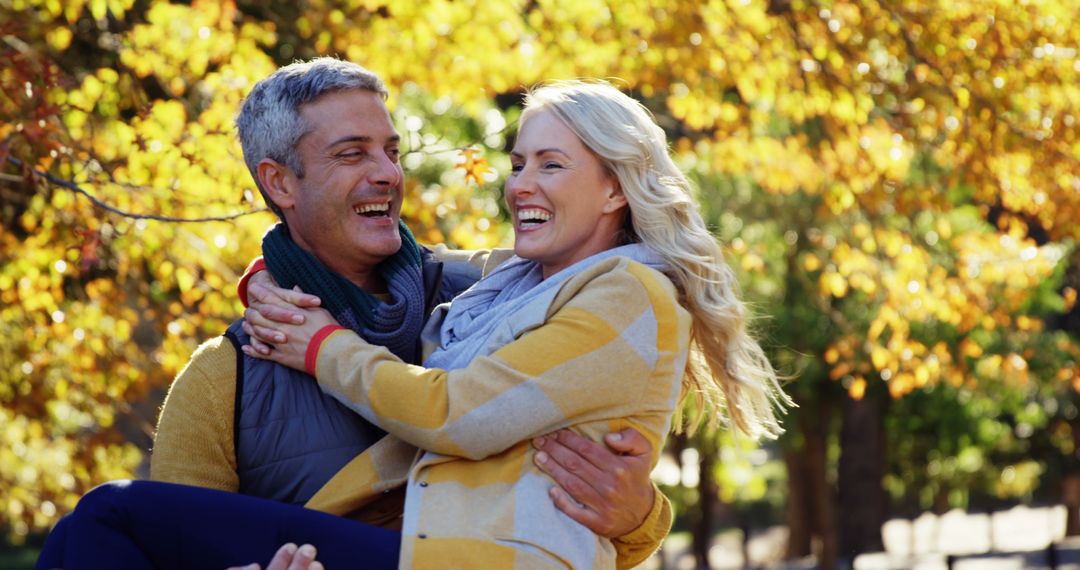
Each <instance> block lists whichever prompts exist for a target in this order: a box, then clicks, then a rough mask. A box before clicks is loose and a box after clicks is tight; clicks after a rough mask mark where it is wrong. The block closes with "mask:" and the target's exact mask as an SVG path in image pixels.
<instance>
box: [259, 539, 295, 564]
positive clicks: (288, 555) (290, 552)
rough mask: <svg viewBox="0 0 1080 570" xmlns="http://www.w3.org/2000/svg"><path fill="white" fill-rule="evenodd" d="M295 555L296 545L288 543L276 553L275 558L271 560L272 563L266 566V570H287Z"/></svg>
mask: <svg viewBox="0 0 1080 570" xmlns="http://www.w3.org/2000/svg"><path fill="white" fill-rule="evenodd" d="M295 554H296V545H295V544H293V543H291V542H287V543H285V544H283V545H281V548H279V549H278V550H277V552H275V553H274V557H273V558H271V559H270V563H269V564H267V565H266V570H287V569H288V568H289V563H290V562H292V560H293V557H294V555H295Z"/></svg>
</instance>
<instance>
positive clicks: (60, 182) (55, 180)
mask: <svg viewBox="0 0 1080 570" xmlns="http://www.w3.org/2000/svg"><path fill="white" fill-rule="evenodd" d="M7 161H8V162H10V163H11V164H13V165H15V166H17V167H19V168H28V169H29V170H30V172H32V173H34V174H35V175H37V176H40V177H41V178H44V179H45V180H46V181H48V182H49V183H50V184H53V185H55V186H59V187H61V188H65V189H67V190H71V191H72V192H74V193H76V194H79V195H81V196H83V197H85V198H86V199H87V200H90V202H91V203H92V204H93V205H94V206H97V207H98V208H101V209H102V210H105V211H106V212H109V213H112V214H116V215H118V216H123V217H125V218H131V219H133V220H155V221H158V222H173V223H190V222H228V221H232V220H235V219H237V218H242V217H244V216H250V215H251V214H258V213H260V212H265V211H267V209H266V208H257V209H255V210H248V211H246V212H239V213H236V214H229V215H226V216H204V217H199V218H183V217H177V216H162V215H159V214H138V213H135V212H128V211H126V210H121V209H120V208H117V207H115V206H110V205H109V204H106V203H105V202H103V201H101V200H100V199H98V198H97V197H95V196H94V195H93V194H91V193H89V192H87V191H86V190H84V189H83V188H82V187H80V186H79V185H78V184H75V183H74V182H72V181H70V180H64V179H63V178H60V177H58V176H55V175H53V174H50V173H48V172H45V171H43V170H38V169H36V168H30V167H27V166H26V164H25V163H24V162H23V161H22V160H19V159H17V158H15V157H12V156H8V157H7Z"/></svg>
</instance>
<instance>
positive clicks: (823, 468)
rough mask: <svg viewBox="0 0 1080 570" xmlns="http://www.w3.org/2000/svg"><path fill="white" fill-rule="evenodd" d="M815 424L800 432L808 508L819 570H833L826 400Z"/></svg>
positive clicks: (829, 405)
mask: <svg viewBox="0 0 1080 570" xmlns="http://www.w3.org/2000/svg"><path fill="white" fill-rule="evenodd" d="M817 412H818V413H817V418H815V419H816V421H814V422H812V425H811V422H806V423H804V425H803V430H804V431H803V433H804V434H806V447H807V458H808V459H809V463H810V465H809V467H810V469H809V479H810V485H811V491H812V492H811V495H810V498H811V505H812V508H813V510H812V511H811V513H812V514H814V515H816V516H815V517H814V527H815V528H816V530H817V535H818V539H819V542H818V544H817V548H816V552H814V554H815V555H816V556H817V561H818V567H819V568H820V569H821V570H835V569H836V553H837V540H836V496H835V494H834V493H833V487H832V485H831V484H830V483H829V476H828V473H829V458H828V449H829V426H830V424H831V423H832V422H831V421H830V420H831V419H832V403H831V402H830V400H829V399H828V398H821V399H820V400H819V402H818V409H817Z"/></svg>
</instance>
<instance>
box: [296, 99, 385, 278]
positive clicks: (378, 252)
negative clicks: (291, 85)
mask: <svg viewBox="0 0 1080 570" xmlns="http://www.w3.org/2000/svg"><path fill="white" fill-rule="evenodd" d="M300 115H301V116H302V117H303V118H304V121H305V122H306V124H307V127H308V132H307V133H306V134H305V135H304V136H303V137H302V138H301V139H300V142H299V143H298V144H297V148H296V151H297V154H298V156H299V158H300V162H301V164H303V168H304V177H303V178H296V177H295V176H293V175H291V174H290V176H289V183H290V184H292V185H294V187H295V188H296V190H297V191H296V192H295V201H294V203H293V207H292V208H288V209H286V210H285V220H286V221H287V222H288V224H289V229H290V231H291V233H292V237H293V240H295V241H296V242H297V244H299V245H300V246H301V247H303V248H304V249H306V250H308V251H310V252H311V253H312V254H314V255H315V256H316V257H317V258H319V260H320V261H322V262H323V263H325V264H326V265H327V266H328V267H330V268H331V269H333V270H335V271H337V272H338V273H341V274H342V275H344V276H345V277H351V276H354V275H357V274H364V273H367V272H369V271H370V270H371V268H373V267H374V266H375V265H377V264H379V263H380V262H382V261H383V260H384V259H386V258H387V257H389V256H391V255H393V254H395V253H397V251H398V249H400V248H401V235H400V234H399V232H398V219H399V218H400V216H401V198H402V182H403V178H404V174H403V172H402V170H401V164H400V163H399V162H398V153H399V151H398V144H399V141H400V137H399V136H398V134H397V131H395V130H394V125H393V124H392V123H391V121H390V113H389V112H388V111H387V110H386V105H385V104H384V103H383V100H382V98H380V97H379V95H378V94H377V93H375V92H373V91H367V90H363V89H349V90H344V91H335V92H332V93H328V94H326V95H323V96H322V97H320V98H318V99H316V100H315V101H314V102H312V103H309V104H307V105H304V106H303V107H302V108H301V110H300Z"/></svg>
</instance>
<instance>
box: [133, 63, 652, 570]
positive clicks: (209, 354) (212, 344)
mask: <svg viewBox="0 0 1080 570" xmlns="http://www.w3.org/2000/svg"><path fill="white" fill-rule="evenodd" d="M386 96H387V91H386V88H385V87H384V86H383V84H382V82H381V80H380V79H379V78H378V77H377V76H375V75H374V74H372V73H370V72H369V71H367V70H365V69H364V68H362V67H360V66H357V65H354V64H350V63H347V62H342V61H338V60H335V59H330V58H320V59H316V60H313V61H310V62H306V63H296V64H293V65H289V66H286V67H283V68H281V69H279V70H278V71H276V72H275V73H274V74H272V75H271V76H270V77H268V78H267V79H265V80H263V81H260V82H259V83H258V84H257V85H256V86H255V87H254V89H253V90H252V92H251V94H250V95H249V96H248V98H247V100H246V101H245V103H244V105H243V108H242V109H241V112H240V115H239V117H238V118H237V126H238V130H239V134H240V141H241V146H242V147H243V153H244V160H245V162H246V163H247V165H248V168H249V170H250V171H251V173H252V176H253V177H254V178H255V181H256V185H257V186H258V188H259V190H260V192H261V193H262V194H263V197H264V198H265V200H266V203H267V204H268V205H269V206H270V207H271V208H272V209H273V210H274V211H275V212H276V213H277V214H278V216H279V217H280V218H281V219H282V220H283V222H284V224H282V225H279V226H277V227H275V228H274V229H273V230H271V231H270V232H269V233H268V234H267V236H266V238H265V239H264V241H263V255H264V257H265V259H266V265H267V266H268V268H269V269H270V272H271V273H272V274H273V275H274V277H275V279H276V280H277V281H278V282H279V283H280V284H282V285H283V286H285V287H292V286H293V285H299V286H300V287H301V288H302V289H303V290H304V291H306V292H309V293H314V294H316V295H318V296H319V297H320V298H321V299H322V300H323V306H324V307H326V308H327V309H328V310H330V311H331V312H332V313H334V314H335V316H337V317H338V320H339V321H340V322H342V323H343V324H345V325H346V326H348V327H349V328H352V329H354V330H356V331H357V332H358V333H359V334H360V335H361V336H363V337H365V338H366V339H368V340H369V341H370V342H373V343H376V344H381V345H384V346H386V347H387V348H389V349H390V350H391V351H392V352H394V353H395V354H397V355H398V356H400V357H401V358H402V359H403V360H406V361H410V362H417V361H418V360H419V358H420V355H419V348H418V342H419V332H420V328H421V326H422V324H423V322H424V320H425V319H426V317H427V315H428V314H429V312H430V310H431V308H432V307H433V306H434V305H435V304H436V303H438V302H441V301H443V300H446V299H449V298H451V297H452V296H453V295H455V294H457V293H458V292H460V291H461V290H462V289H464V288H465V287H467V286H468V285H469V284H471V283H472V282H474V281H475V280H476V279H477V278H479V276H480V270H481V268H482V267H484V265H485V263H487V264H494V263H495V262H496V261H497V260H495V259H487V258H486V257H485V256H484V255H482V254H475V255H468V254H461V253H453V252H447V251H445V250H440V251H439V252H437V253H432V252H430V251H427V250H424V249H422V248H420V247H419V246H418V245H417V244H416V243H415V241H414V240H413V239H412V235H411V234H410V233H409V232H408V229H407V228H405V226H404V225H401V224H400V221H399V216H400V211H401V201H402V188H403V178H404V174H403V172H402V168H401V165H400V163H399V162H398V154H399V142H400V139H399V136H398V134H397V132H396V131H395V130H394V127H393V124H392V122H391V120H390V115H389V112H388V111H387V109H386V106H385V103H384V100H385V98H386ZM248 340H249V337H248V335H247V334H246V333H245V332H244V330H243V326H242V321H238V322H237V323H234V324H233V325H232V326H230V327H229V329H228V331H227V332H226V334H225V336H224V337H221V338H217V339H214V340H211V341H208V342H207V343H205V344H203V345H202V346H201V347H200V348H199V349H198V350H197V351H196V352H195V354H194V355H192V358H191V361H190V362H189V363H188V365H187V366H186V367H185V368H184V370H183V371H181V373H180V374H179V376H178V377H177V379H176V381H175V382H174V384H173V386H172V388H171V390H170V392H169V395H168V397H167V399H166V401H165V405H164V408H163V410H162V413H161V418H160V420H159V424H158V433H157V435H156V438H155V444H154V452H153V455H152V458H151V478H153V479H156V480H161V481H169V482H174V483H184V484H189V485H199V486H203V487H211V488H216V489H222V490H227V491H234V492H241V493H245V494H251V495H256V496H260V497H265V498H270V499H274V500H279V501H283V502H289V503H294V504H300V505H305V506H307V507H309V508H314V509H317V510H323V511H326V512H330V513H333V514H337V515H341V516H348V517H351V518H355V519H358V520H362V521H365V522H369V523H372V524H378V525H381V526H387V527H398V528H399V527H400V523H401V520H400V515H401V510H402V498H403V497H402V493H403V488H404V487H403V484H404V482H405V480H406V477H407V472H408V468H409V466H410V464H411V462H412V459H413V457H414V456H415V449H412V448H411V447H410V446H408V445H407V444H405V443H404V442H402V441H400V440H398V439H397V438H395V437H393V436H389V435H386V434H385V433H384V432H382V431H381V430H379V429H378V428H377V427H375V426H374V425H371V424H369V423H368V422H366V421H365V420H363V419H361V418H360V417H359V416H356V415H354V414H353V413H352V412H350V411H349V410H347V409H346V408H345V407H344V406H342V405H341V404H339V403H337V402H336V401H335V400H333V398H331V397H329V396H326V395H324V394H322V393H321V391H320V390H319V388H318V386H317V383H316V382H315V381H314V379H313V378H311V377H310V376H307V375H306V374H304V373H302V372H298V371H295V370H292V369H289V368H286V367H283V366H279V365H276V364H273V363H270V362H267V361H262V360H258V359H254V358H250V357H247V356H244V355H243V354H241V352H240V347H241V346H242V345H244V344H246V343H247V341H248ZM619 436H621V442H614V441H612V440H613V439H614V438H615V437H619ZM642 442H643V438H641V436H640V435H639V434H636V433H634V432H627V433H620V434H612V436H609V445H612V444H613V443H614V445H615V446H614V449H615V450H616V451H617V452H619V453H622V452H629V453H627V454H625V455H619V454H616V453H612V452H610V451H608V450H606V449H605V448H604V447H603V446H600V445H597V444H595V443H592V442H590V441H586V440H583V439H582V438H580V437H577V436H575V435H574V434H572V433H570V432H560V433H558V434H554V435H552V436H548V437H544V438H538V440H537V442H535V443H536V445H537V447H538V448H539V449H540V451H541V452H539V453H537V454H536V459H537V462H538V464H539V465H540V467H541V468H542V469H544V470H545V471H546V472H547V473H549V474H550V475H551V476H552V478H553V479H554V480H555V481H556V483H557V484H558V485H560V486H561V489H560V488H559V487H556V488H555V489H554V490H553V492H552V496H553V500H554V501H555V503H556V505H557V506H558V507H559V508H560V509H561V510H563V511H564V512H565V513H566V514H567V515H568V516H570V517H571V518H574V519H575V520H577V521H578V522H580V523H582V524H584V525H585V526H587V527H589V528H590V529H592V530H593V531H594V532H597V533H598V534H602V535H604V536H608V537H612V538H613V542H614V543H615V545H616V548H617V550H618V551H619V557H620V558H619V563H620V566H630V565H633V564H636V563H637V562H640V561H641V560H642V559H644V558H645V557H647V556H648V555H649V554H650V553H651V552H652V551H653V550H655V548H656V546H658V545H659V541H660V540H661V539H662V538H663V536H664V535H665V534H666V533H667V529H668V526H669V525H670V505H669V504H668V503H667V501H666V499H664V498H663V496H662V495H661V494H660V493H658V492H655V490H654V487H652V485H651V483H649V482H648V462H647V460H646V459H644V458H645V457H647V455H648V449H647V448H646V449H642V448H641V446H642V445H643V444H642Z"/></svg>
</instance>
